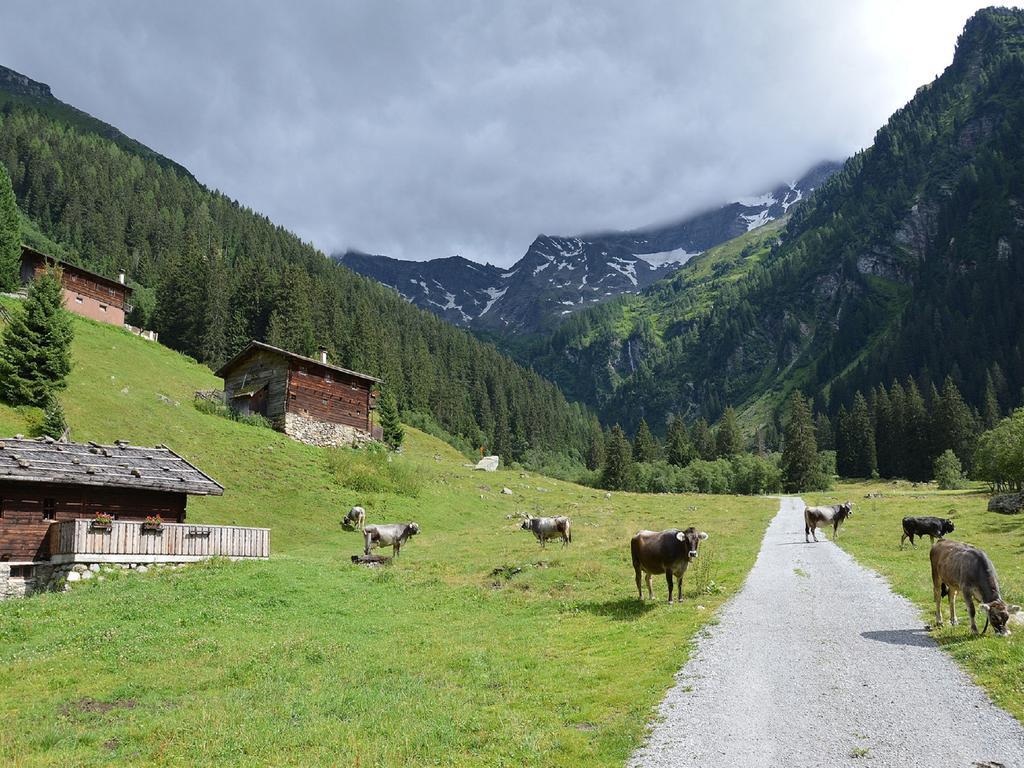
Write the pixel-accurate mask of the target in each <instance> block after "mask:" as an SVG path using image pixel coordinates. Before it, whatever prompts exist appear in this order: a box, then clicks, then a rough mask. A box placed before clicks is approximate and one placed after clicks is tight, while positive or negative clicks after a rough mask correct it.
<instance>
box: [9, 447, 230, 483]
mask: <svg viewBox="0 0 1024 768" xmlns="http://www.w3.org/2000/svg"><path fill="white" fill-rule="evenodd" d="M3 482H19V483H54V484H58V485H94V486H101V487H107V488H135V489H138V490H146V491H166V492H170V493H188V494H192V495H195V496H220V495H222V494H223V493H224V488H223V487H222V486H221V485H220V483H218V482H217V481H215V480H214V479H213V478H211V477H210V476H209V475H207V474H205V473H204V472H201V471H200V470H199V469H197V468H196V467H194V466H193V465H192V464H189V463H188V462H187V461H185V459H183V458H182V457H181V456H179V455H178V454H176V453H175V452H174V451H172V450H171V449H170V448H168V447H167V446H164V445H159V446H157V447H156V448H141V447H136V446H134V445H128V443H125V442H121V441H119V442H117V443H116V444H115V445H99V444H97V443H61V442H57V441H55V440H53V439H52V438H38V439H36V440H26V439H24V438H21V437H14V438H0V483H3Z"/></svg>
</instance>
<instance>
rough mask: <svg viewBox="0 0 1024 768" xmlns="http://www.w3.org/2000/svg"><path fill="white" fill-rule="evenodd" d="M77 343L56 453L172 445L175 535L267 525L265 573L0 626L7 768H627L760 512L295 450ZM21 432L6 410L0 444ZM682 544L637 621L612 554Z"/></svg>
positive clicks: (758, 503) (92, 592) (747, 560)
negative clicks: (384, 527) (694, 551)
mask: <svg viewBox="0 0 1024 768" xmlns="http://www.w3.org/2000/svg"><path fill="white" fill-rule="evenodd" d="M75 331H76V341H75V348H74V357H75V368H74V372H73V374H72V377H71V381H70V386H69V388H68V390H67V391H66V392H65V393H64V394H63V396H62V401H63V403H64V407H65V410H66V413H67V416H68V420H69V423H70V424H71V426H72V430H73V438H74V439H77V440H96V441H101V442H110V441H113V440H114V439H117V438H122V439H126V440H129V441H130V442H132V443H135V444H149V445H153V444H157V443H166V444H167V445H168V446H170V447H171V448H173V449H174V450H176V451H178V452H179V453H181V454H183V455H184V456H185V457H187V458H188V459H190V460H191V461H193V462H195V463H196V464H197V465H198V466H199V467H200V468H202V469H203V470H204V471H206V472H208V473H209V474H210V475H212V476H213V477H214V478H216V479H217V480H218V481H220V482H221V483H222V484H223V485H224V486H225V489H226V491H225V494H224V496H223V497H221V498H197V499H192V500H191V501H190V502H189V508H188V514H189V519H190V520H194V521H199V522H206V523H223V524H238V525H256V526H269V527H271V528H272V533H271V552H272V558H271V560H270V561H269V562H248V563H241V562H240V563H229V562H209V563H204V564H199V565H194V566H189V567H186V568H182V569H179V570H175V571H165V572H159V571H158V572H150V573H147V574H145V575H141V574H116V575H114V576H112V577H110V578H108V579H107V580H105V581H103V582H97V581H96V580H93V581H90V582H83V583H81V584H79V585H76V587H75V589H73V590H72V591H71V592H69V593H62V594H55V593H51V594H44V595H37V596H34V597H31V598H27V599H24V600H13V601H7V602H4V603H0V690H3V691H4V695H3V697H0V722H3V724H4V727H3V728H2V729H0V764H3V765H5V766H17V767H19V768H20V767H23V766H24V767H27V766H49V765H61V766H64V765H74V766H76V767H77V766H82V767H86V766H101V765H110V764H130V765H142V764H145V765H168V766H170V765H195V766H223V765H257V764H266V765H279V766H286V765H294V766H309V765H359V766H398V765H450V766H477V765H479V766H483V765H487V766H506V765H507V766H565V765H573V766H611V765H615V766H618V765H621V764H622V763H623V762H624V760H625V759H626V758H627V756H628V755H629V754H630V752H631V751H632V750H633V749H634V748H635V747H636V746H637V745H638V744H639V743H640V740H641V739H642V737H643V734H644V728H645V724H646V723H647V721H648V720H649V719H650V718H651V716H652V714H653V711H652V708H653V707H654V706H655V705H656V704H657V703H658V702H659V700H660V699H661V697H662V696H663V694H664V692H665V691H666V689H667V688H668V687H669V686H670V685H671V684H672V682H673V674H674V673H675V672H676V671H677V670H678V668H679V667H680V665H681V664H683V663H684V662H685V660H686V658H687V653H688V649H689V645H690V641H691V639H692V638H693V637H694V635H695V633H697V632H698V630H699V629H700V628H701V627H702V626H703V625H706V624H707V623H708V622H710V621H713V620H714V619H713V614H714V611H715V609H716V608H717V607H718V606H719V605H720V604H721V603H722V602H723V601H724V600H726V599H727V598H728V597H729V596H730V594H732V593H733V592H734V591H735V590H736V589H737V588H738V587H739V586H740V585H741V583H742V581H743V579H744V577H745V575H746V573H747V571H748V570H749V568H750V567H751V565H752V564H753V561H754V558H755V556H756V553H757V551H758V547H759V544H760V540H761V537H762V534H763V531H764V528H765V526H766V524H767V522H768V520H769V519H770V518H771V516H772V515H773V514H774V512H775V510H776V508H777V504H776V502H774V501H772V500H768V499H759V498H734V497H713V496H700V497H697V496H693V497H690V496H646V497H645V496H634V495H629V494H614V495H613V496H611V497H610V498H607V497H606V496H605V494H604V493H603V492H601V491H597V490H594V489H591V488H584V487H580V486H576V485H572V484H569V483H564V482H559V481H556V480H552V479H549V478H546V477H542V476H538V475H535V474H533V473H528V472H524V471H520V470H502V471H499V472H497V473H483V472H474V471H472V470H471V469H468V468H466V467H465V463H466V459H465V458H464V457H463V456H462V455H461V454H459V453H458V452H456V451H455V450H453V449H452V448H450V447H449V446H447V445H446V444H444V443H442V442H440V441H438V440H435V439H434V438H431V437H429V436H427V435H425V434H423V433H421V432H418V431H415V430H408V431H407V441H406V447H405V450H404V452H403V453H402V454H401V455H397V456H394V457H393V460H392V461H388V460H387V458H386V457H385V456H383V455H374V454H372V453H369V452H365V451H364V452H353V451H348V450H340V451H331V450H323V449H315V448H310V447H307V446H303V445H299V444H297V443H294V442H292V441H291V440H289V439H287V438H285V437H284V436H282V435H279V434H277V433H276V432H273V431H271V430H268V429H265V428H261V427H254V426H247V425H243V424H239V423H237V422H234V421H231V420H228V419H225V418H222V417H219V416H216V415H210V414H206V413H202V412H200V411H198V410H197V409H196V408H195V407H194V405H193V403H192V393H193V391H194V390H197V389H209V388H214V387H218V386H219V384H220V382H219V380H217V379H216V378H214V377H213V376H212V374H211V373H210V372H209V370H208V369H206V368H204V367H202V366H200V365H197V364H196V363H195V362H193V361H191V360H190V359H188V358H185V357H183V356H181V355H178V354H176V353H174V352H171V351H169V350H167V349H165V348H163V347H161V346H159V345H156V344H153V343H150V342H147V341H144V340H142V339H138V338H136V337H133V336H131V335H130V334H128V333H127V332H124V331H122V330H120V329H116V328H111V327H108V326H101V325H99V324H97V323H93V322H90V321H86V320H81V319H76V320H75ZM38 419H39V414H38V412H36V411H33V410H32V409H11V408H6V407H0V434H4V435H10V434H14V433H18V432H24V433H30V432H31V429H32V426H33V424H34V423H36V422H37V421H38ZM503 487H508V488H510V489H511V490H512V491H513V493H512V495H504V494H502V493H501V490H502V488H503ZM356 503H359V504H362V505H363V506H365V507H366V509H367V512H368V515H367V516H368V521H370V522H373V521H401V520H416V521H417V522H419V524H420V525H421V526H422V531H423V532H422V534H421V535H420V536H418V537H416V538H414V539H412V541H411V542H410V543H409V544H408V546H407V547H405V548H404V549H403V551H402V556H401V558H400V559H399V560H398V561H397V562H396V563H394V564H393V565H391V566H389V567H386V568H381V569H365V568H361V567H357V566H353V565H352V564H351V563H350V562H349V556H350V555H352V554H355V553H357V552H359V551H360V549H361V537H360V535H359V534H358V533H352V532H345V531H343V530H342V529H341V527H340V525H339V521H340V520H341V517H342V516H343V515H344V513H345V511H347V509H348V508H349V507H350V506H351V505H353V504H356ZM526 512H529V513H534V514H569V515H571V516H572V517H573V520H574V530H573V540H574V541H573V544H572V545H571V546H570V547H568V548H565V549H562V548H561V547H560V546H558V545H549V546H548V548H547V549H545V550H541V549H540V548H539V547H538V545H537V544H536V542H535V541H534V540H533V538H532V536H530V534H528V533H527V532H524V531H520V530H518V526H519V521H518V516H519V515H520V514H522V513H526ZM691 524H693V525H697V526H699V527H701V528H702V529H703V530H706V531H708V532H709V533H710V539H709V540H708V542H706V543H705V545H704V546H703V547H702V550H701V551H702V557H701V558H700V560H699V561H698V562H699V563H700V567H699V568H697V567H695V568H694V569H692V570H691V573H690V574H689V575H688V578H687V589H686V601H685V603H684V604H683V605H681V606H678V605H677V606H667V605H665V604H664V602H663V601H664V597H665V585H664V581H663V580H661V581H660V583H659V582H658V581H657V580H656V581H655V584H656V588H657V590H658V591H657V592H656V595H657V596H658V601H657V602H656V603H651V604H648V603H645V604H642V605H641V604H640V603H638V601H637V600H636V597H635V592H634V585H633V574H632V568H631V565H630V562H629V552H628V540H629V537H630V536H631V535H632V534H633V533H634V532H635V531H636V530H637V529H639V528H642V527H643V528H665V527H669V526H680V527H682V526H686V525H691ZM851 538H852V537H851ZM917 554H918V555H920V554H921V553H920V552H919V553H917ZM1008 586H1009V585H1008Z"/></svg>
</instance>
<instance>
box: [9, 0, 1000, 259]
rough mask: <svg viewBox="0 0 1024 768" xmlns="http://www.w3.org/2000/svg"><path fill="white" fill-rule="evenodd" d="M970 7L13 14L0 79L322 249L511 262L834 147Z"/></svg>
mask: <svg viewBox="0 0 1024 768" xmlns="http://www.w3.org/2000/svg"><path fill="white" fill-rule="evenodd" d="M982 5H985V3H974V2H953V1H952V0H906V1H904V2H899V3H894V2H891V0H859V1H858V0H847V1H846V2H835V3H832V2H829V3H823V2H820V0H775V1H774V2H763V0H733V1H731V2H723V1H722V0H708V1H707V2H704V1H702V0H688V1H687V2H683V1H682V0H649V1H648V0H638V1H637V2H633V3H624V2H621V1H619V0H616V1H615V2H584V0H565V1H560V0H538V1H536V2H534V0H515V2H498V0H475V1H474V0H466V1H465V2H461V1H459V0H450V1H448V0H444V1H443V2H412V1H410V2H388V0H366V1H365V2H364V1H362V0H346V2H342V3H335V2H301V3H300V2H295V3H291V2H288V3H286V2H277V3H269V2H251V1H250V2H243V1H242V0H235V1H234V2H226V1H224V2H222V1H219V0H203V1H202V2H194V1H193V0H175V2H164V3H138V2H121V1H114V0H77V1H76V2H71V0H67V1H66V2H41V1H40V0H14V2H7V3H5V4H4V10H3V17H4V32H5V34H4V36H3V37H4V39H3V42H2V43H0V51H2V54H0V64H3V65H5V66H8V67H11V68H13V69H16V70H18V71H20V72H22V73H23V74H26V75H28V76H30V77H32V78H34V79H37V80H41V81H43V82H45V83H48V84H49V85H50V86H51V87H52V88H53V92H54V95H56V96H57V97H58V98H60V99H63V100H64V101H67V102H69V103H71V104H73V105H75V106H77V107H79V108H80V109H84V110H86V111H87V112H90V113H92V114H93V115H95V116H97V117H100V118H102V119H103V120H106V121H107V122H109V123H112V124H114V125H116V126H117V127H119V128H121V129H122V130H123V131H124V132H125V133H127V134H128V135H130V136H132V137H134V138H136V139H139V140H140V141H142V142H143V143H145V144H147V145H149V146H150V147H152V148H153V149H155V150H157V151H159V152H161V153H163V154H165V155H167V156H168V157H171V158H173V159H174V160H176V161H178V162H180V163H182V164H183V165H185V166H186V167H188V168H189V169H190V170H191V171H192V172H193V173H194V174H195V175H196V176H197V177H198V178H199V179H200V180H201V181H203V182H204V183H206V184H207V185H209V186H211V187H216V188H218V189H220V190H222V191H224V192H226V193H227V194H229V195H231V196H232V197H234V198H237V199H238V200H240V201H241V202H243V203H245V204H246V205H248V206H251V207H253V208H255V209H256V210H258V211H261V212H263V213H265V214H267V215H268V216H270V218H271V219H273V220H274V221H275V222H277V223H280V224H283V225H284V226H286V227H288V228H289V229H292V230H294V231H295V232H297V233H298V234H299V235H301V236H302V237H303V238H305V239H307V240H310V241H312V242H313V243H314V244H316V245H317V246H318V247H320V248H321V249H323V250H324V251H326V252H331V251H337V250H344V249H346V248H358V249H361V250H365V251H369V252H372V253H383V254H387V255H391V256H396V257H400V258H407V259H427V258H435V257H441V256H450V255H453V254H461V255H463V256H466V257H467V258H472V259H476V260H479V261H491V262H492V263H496V264H503V265H504V264H510V263H511V262H513V261H515V260H516V259H517V258H518V257H519V256H520V255H522V253H523V251H525V249H526V247H527V246H528V245H529V243H530V241H531V240H532V239H533V238H534V236H535V235H536V234H538V233H541V232H546V233H551V234H574V233H578V232H586V231H594V230H604V229H627V228H633V227H639V226H643V225H647V224H651V223H658V222H663V221H668V220H672V219H676V218H680V217H682V216H684V215H686V214H688V213H691V212H694V211H697V210H700V209H703V208H706V207H709V206H713V205H716V204H719V203H722V202H725V201H727V200H729V199H732V198H735V197H738V196H741V195H746V194H748V193H756V192H761V191H764V190H766V189H769V188H771V187H772V186H774V184H775V183H776V182H778V181H782V180H789V179H792V178H795V177H796V176H799V175H800V174H801V173H802V172H803V171H804V170H806V169H807V168H808V167H809V166H811V165H813V164H814V163H816V162H817V161H819V160H821V159H826V158H835V159H842V158H845V157H846V156H848V155H849V154H850V153H852V152H854V151H856V150H857V149H859V148H861V147H864V146H866V145H868V144H870V142H871V140H872V137H873V135H874V132H875V130H876V129H877V128H878V126H879V125H881V123H882V122H884V120H885V119H886V117H887V116H888V115H889V114H890V113H891V112H892V111H893V110H894V109H896V108H897V107H899V106H901V105H902V104H903V103H905V102H906V101H907V100H908V99H909V98H910V97H911V96H913V94H914V91H915V89H916V88H917V87H918V86H919V85H921V84H923V83H925V82H928V81H930V80H931V79H932V78H933V77H934V76H935V75H936V74H938V73H939V72H941V70H942V69H943V68H944V67H945V66H946V65H947V64H948V63H949V61H950V59H951V57H952V55H953V48H954V43H955V40H956V37H957V34H958V33H959V31H960V29H961V28H962V27H963V24H964V21H965V20H966V19H967V17H968V16H970V14H971V13H973V11H974V10H975V9H976V8H978V7H981V6H982Z"/></svg>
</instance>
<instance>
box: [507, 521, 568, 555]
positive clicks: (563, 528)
mask: <svg viewBox="0 0 1024 768" xmlns="http://www.w3.org/2000/svg"><path fill="white" fill-rule="evenodd" d="M519 527H520V528H521V529H522V530H524V531H530V532H531V533H533V535H534V536H536V537H537V541H539V542H540V546H541V549H543V548H544V543H545V542H546V541H547V540H548V539H561V540H562V546H563V547H564V546H566V545H567V544H571V543H572V520H570V519H569V518H568V517H528V518H526V519H525V520H523V524H522V525H521V526H519Z"/></svg>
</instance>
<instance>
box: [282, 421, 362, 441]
mask: <svg viewBox="0 0 1024 768" xmlns="http://www.w3.org/2000/svg"><path fill="white" fill-rule="evenodd" d="M283 431H284V433H285V434H286V435H288V436H289V437H290V438H292V439H293V440H298V441H299V442H300V443H306V444H307V445H316V446H319V447H321V448H327V447H335V446H340V445H362V444H363V443H368V442H370V441H371V440H372V438H371V437H370V435H369V434H368V433H366V432H364V431H363V430H361V429H356V428H355V427H350V426H348V425H347V424H334V423H332V422H330V421H318V420H317V419H311V418H309V417H308V416H300V415H299V414H297V413H287V414H285V417H284V430H283Z"/></svg>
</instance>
